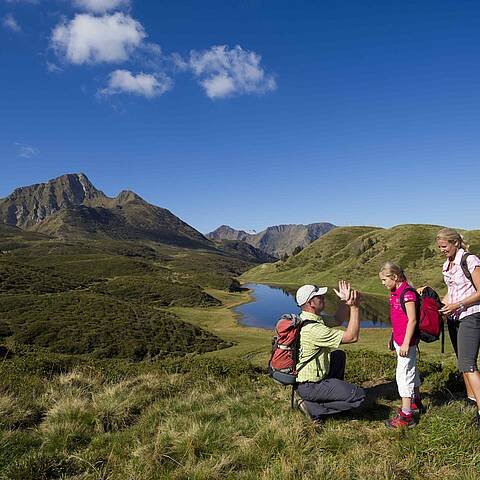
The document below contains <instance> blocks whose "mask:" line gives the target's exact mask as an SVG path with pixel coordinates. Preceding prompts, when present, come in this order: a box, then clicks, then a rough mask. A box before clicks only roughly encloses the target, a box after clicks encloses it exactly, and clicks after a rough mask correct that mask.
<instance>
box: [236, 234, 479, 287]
mask: <svg viewBox="0 0 480 480" xmlns="http://www.w3.org/2000/svg"><path fill="white" fill-rule="evenodd" d="M440 228H441V227H439V226H435V225H399V226H396V227H393V228H390V229H380V228H374V227H338V228H335V229H333V230H331V231H330V232H328V233H326V234H325V235H323V236H322V237H320V238H319V239H318V240H316V241H315V242H313V243H311V244H310V245H308V246H307V247H305V248H304V249H303V250H302V251H301V252H300V253H298V254H297V255H295V256H291V257H289V258H288V259H286V260H285V261H284V262H282V261H280V262H277V263H274V264H264V265H260V266H258V267H255V268H253V269H252V270H249V271H248V272H246V273H245V274H244V275H243V276H242V278H243V279H244V280H245V281H247V282H248V281H253V282H259V283H272V284H273V283H275V284H283V285H285V284H294V285H301V284H303V283H308V282H310V283H318V284H327V285H329V284H332V283H334V281H335V280H336V279H342V278H343V279H347V280H350V281H351V282H352V283H353V284H354V285H355V287H356V288H359V289H361V290H362V291H366V292H371V293H381V294H383V293H384V289H383V287H382V285H381V283H380V282H379V281H378V271H379V269H380V267H381V266H382V265H383V263H385V262H386V261H387V260H391V261H394V262H396V263H399V264H400V265H402V267H403V268H404V269H405V271H406V273H407V275H408V277H409V279H410V280H411V281H412V282H413V284H414V285H418V286H420V285H430V286H432V287H434V288H436V289H439V290H442V289H444V284H443V278H442V275H441V265H442V263H443V261H444V260H445V259H444V257H442V256H441V255H440V253H439V252H438V249H437V246H436V243H435V236H436V234H437V232H438V230H439V229H440ZM464 233H465V236H466V239H467V241H468V242H469V243H470V245H471V251H473V252H480V231H478V230H471V231H468V232H464Z"/></svg>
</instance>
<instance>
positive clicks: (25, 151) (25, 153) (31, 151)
mask: <svg viewBox="0 0 480 480" xmlns="http://www.w3.org/2000/svg"><path fill="white" fill-rule="evenodd" d="M15 146H16V148H17V157H22V158H32V157H34V156H35V155H38V153H39V151H38V149H36V148H34V147H29V146H28V145H23V144H21V143H15Z"/></svg>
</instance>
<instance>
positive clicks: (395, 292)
mask: <svg viewBox="0 0 480 480" xmlns="http://www.w3.org/2000/svg"><path fill="white" fill-rule="evenodd" d="M379 277H380V280H381V281H382V284H383V285H384V286H385V287H386V288H388V289H389V290H390V318H391V322H392V339H393V347H394V348H395V351H396V352H397V373H396V378H397V386H398V393H399V395H400V397H402V407H401V408H399V409H398V410H397V414H396V415H395V416H394V417H393V418H391V419H389V420H385V425H386V426H387V427H388V428H398V427H407V428H413V427H414V426H415V425H416V423H415V420H414V419H413V413H417V412H419V411H420V409H421V408H422V405H421V401H420V376H419V374H418V371H417V352H416V345H417V343H418V338H417V335H416V325H417V308H416V305H417V296H416V294H415V293H414V292H412V291H410V290H407V291H406V292H404V291H405V289H408V288H411V287H410V285H409V284H408V283H407V279H406V277H405V273H404V272H403V269H402V267H400V266H399V265H396V264H395V263H392V262H387V263H385V265H384V266H383V267H382V268H381V270H380V273H379ZM402 292H404V293H403V301H404V304H405V309H406V313H405V312H404V311H403V308H402V305H401V304H400V296H401V295H402Z"/></svg>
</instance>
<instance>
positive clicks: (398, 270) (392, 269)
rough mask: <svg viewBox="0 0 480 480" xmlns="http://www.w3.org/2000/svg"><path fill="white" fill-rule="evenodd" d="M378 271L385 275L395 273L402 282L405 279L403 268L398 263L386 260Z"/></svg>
mask: <svg viewBox="0 0 480 480" xmlns="http://www.w3.org/2000/svg"><path fill="white" fill-rule="evenodd" d="M379 273H384V274H385V275H396V276H397V277H398V279H399V280H401V281H402V282H404V281H405V280H406V279H407V276H406V275H405V272H404V271H403V268H402V267H401V266H400V265H397V264H396V263H393V262H386V263H384V264H383V267H382V268H381V269H380V272H379Z"/></svg>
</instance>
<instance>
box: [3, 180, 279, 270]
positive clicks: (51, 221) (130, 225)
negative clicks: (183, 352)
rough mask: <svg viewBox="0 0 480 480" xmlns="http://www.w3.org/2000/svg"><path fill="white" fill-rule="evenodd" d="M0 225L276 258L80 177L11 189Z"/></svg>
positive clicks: (51, 233) (264, 259)
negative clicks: (111, 193) (213, 236)
mask: <svg viewBox="0 0 480 480" xmlns="http://www.w3.org/2000/svg"><path fill="white" fill-rule="evenodd" d="M0 224H7V225H11V226H15V227H18V228H20V229H22V231H27V232H36V233H41V234H44V235H48V236H50V237H55V238H57V239H63V240H67V241H72V240H109V239H111V240H129V241H152V242H156V243H161V244H166V245H174V246H176V247H184V248H196V249H198V248H199V249H206V250H210V251H218V250H219V251H222V252H225V253H226V254H228V255H233V256H236V257H237V258H242V259H243V260H245V261H248V262H254V263H263V262H271V261H273V260H275V259H274V258H272V257H271V256H269V255H267V254H265V252H263V251H260V250H258V249H256V248H254V247H252V246H251V245H248V244H244V245H241V243H243V242H241V243H239V242H237V243H235V244H231V243H229V244H227V243H224V242H213V241H211V240H209V239H207V238H206V237H205V236H203V235H202V234H201V233H200V232H199V231H197V230H195V229H194V228H193V227H191V226H190V225H188V224H187V223H185V222H184V221H182V220H181V219H180V218H178V217H176V216H175V215H174V214H173V213H171V212H170V211H169V210H167V209H165V208H161V207H157V206H155V205H151V204H150V203H148V202H146V201H145V200H143V199H142V198H141V197H140V196H139V195H137V194H136V193H134V192H132V191H130V190H123V191H122V192H120V193H119V194H118V195H117V196H116V197H115V198H110V197H107V196H106V195H105V194H104V193H103V192H102V191H101V190H98V189H97V188H95V187H94V185H93V184H92V183H91V182H90V180H89V179H88V178H87V176H86V175H85V174H83V173H73V174H66V175H62V176H60V177H58V178H54V179H52V180H50V181H48V182H46V183H39V184H35V185H30V186H27V187H20V188H17V189H15V190H14V191H13V192H12V193H11V194H10V195H9V196H8V197H6V198H3V199H0Z"/></svg>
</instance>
